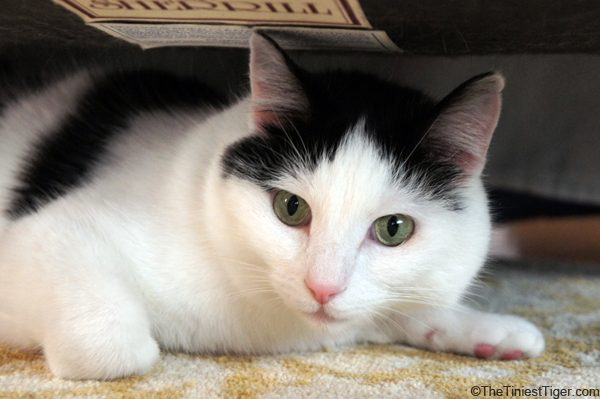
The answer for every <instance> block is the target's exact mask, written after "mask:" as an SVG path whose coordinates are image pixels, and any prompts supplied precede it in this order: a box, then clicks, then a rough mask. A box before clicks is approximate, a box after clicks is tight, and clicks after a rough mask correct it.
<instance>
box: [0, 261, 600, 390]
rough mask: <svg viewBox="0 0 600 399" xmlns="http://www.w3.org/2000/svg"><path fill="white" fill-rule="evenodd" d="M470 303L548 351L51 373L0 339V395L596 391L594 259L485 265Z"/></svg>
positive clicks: (374, 350) (307, 357)
mask: <svg viewBox="0 0 600 399" xmlns="http://www.w3.org/2000/svg"><path fill="white" fill-rule="evenodd" d="M484 282H485V284H484V286H483V287H482V288H480V289H479V292H478V294H479V295H478V296H477V298H478V300H477V301H478V302H479V307H480V308H484V309H489V310H494V311H498V312H505V313H513V314H517V315H521V316H524V317H526V318H528V319H529V320H531V321H533V322H534V323H536V324H537V325H538V326H539V327H540V328H542V330H543V332H544V335H545V336H546V340H547V350H546V352H545V354H544V355H543V356H542V357H539V358H536V359H530V360H523V361H487V360H479V359H473V358H469V357H465V356H458V355H452V354H445V353H431V352H426V351H422V350H418V349H413V348H409V347H405V346H401V345H389V346H381V345H363V346H358V347H352V348H345V349H335V350H324V351H321V352H316V353H308V354H286V355H281V356H264V357H231V356H219V357H210V356H191V355H186V354H169V353H167V354H163V355H162V357H161V361H160V362H159V363H158V364H157V365H156V367H154V369H153V370H152V371H151V372H150V373H149V374H147V375H145V376H141V377H133V378H127V379H123V380H118V381H112V382H94V381H85V382H73V381H64V380H61V379H58V378H54V377H52V375H50V374H49V372H48V370H47V368H46V366H45V364H44V360H43V357H42V356H41V355H39V354H33V353H24V352H17V351H13V350H10V349H8V348H4V347H0V398H56V397H65V398H206V399H209V398H248V399H254V398H257V399H258V398H261V399H262V398H319V399H324V398H474V397H480V398H483V397H488V398H491V397H515V398H516V397H547V398H567V397H573V398H575V397H577V398H580V397H588V398H590V397H600V265H588V266H577V265H571V264H552V263H542V264H531V263H527V264H524V263H511V264H502V265H500V264H494V265H492V267H491V268H489V269H488V272H487V273H486V275H485V278H484Z"/></svg>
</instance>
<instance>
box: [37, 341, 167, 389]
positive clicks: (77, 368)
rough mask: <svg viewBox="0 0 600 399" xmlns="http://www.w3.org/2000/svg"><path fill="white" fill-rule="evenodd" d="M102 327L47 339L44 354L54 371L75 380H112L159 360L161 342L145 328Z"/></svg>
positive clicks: (62, 376)
mask: <svg viewBox="0 0 600 399" xmlns="http://www.w3.org/2000/svg"><path fill="white" fill-rule="evenodd" d="M82 330H83V329H82ZM103 330H104V331H103ZM103 330H102V329H98V330H97V331H95V332H94V333H93V334H86V335H79V334H77V333H75V334H74V333H73V331H70V332H69V334H64V335H62V336H57V335H54V336H52V337H51V338H49V339H47V340H46V342H45V343H44V345H43V347H44V354H45V356H46V361H47V363H48V366H49V367H50V370H51V371H52V373H53V374H55V375H56V376H58V377H61V378H67V379H75V380H82V379H94V380H111V379H115V378H121V377H127V376H131V375H141V374H145V373H147V372H148V371H149V370H150V369H151V368H152V366H153V365H154V364H155V363H156V362H157V361H158V359H159V357H160V350H159V347H158V344H157V343H156V341H155V340H154V339H153V338H152V337H151V336H150V334H149V333H148V332H147V331H146V330H142V329H139V330H138V331H135V329H130V330H128V331H126V332H125V331H123V330H120V329H115V330H113V331H110V330H107V329H103ZM79 332H83V331H81V330H80V331H79Z"/></svg>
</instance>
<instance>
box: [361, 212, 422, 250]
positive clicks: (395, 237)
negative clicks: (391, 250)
mask: <svg viewBox="0 0 600 399" xmlns="http://www.w3.org/2000/svg"><path fill="white" fill-rule="evenodd" d="M372 229H373V236H374V238H375V239H376V240H377V241H379V242H380V243H382V244H383V245H386V246H388V247H395V246H397V245H400V244H402V243H403V242H404V241H406V240H408V239H409V238H410V236H411V235H412V233H413V230H414V229H415V223H414V222H413V220H412V218H411V217H410V216H407V215H402V214H399V213H397V214H395V215H387V216H382V217H380V218H379V219H377V220H376V221H374V222H373V227H372Z"/></svg>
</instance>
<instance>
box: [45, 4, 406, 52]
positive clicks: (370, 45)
mask: <svg viewBox="0 0 600 399" xmlns="http://www.w3.org/2000/svg"><path fill="white" fill-rule="evenodd" d="M54 2H55V3H57V4H59V5H61V6H63V7H65V8H67V9H68V10H70V11H72V12H74V13H75V14H77V15H78V16H80V17H81V18H82V19H83V20H84V21H85V22H86V23H87V24H88V25H90V26H93V27H95V28H97V29H100V30H102V31H104V32H106V33H108V34H110V35H112V36H114V37H117V38H119V39H122V40H126V41H128V42H130V43H134V44H137V45H139V46H141V47H142V48H153V47H161V46H218V47H241V48H243V47H247V46H248V38H249V36H250V32H251V31H252V28H253V27H254V28H256V29H260V30H261V31H265V32H266V33H267V34H269V36H270V37H272V38H273V39H274V40H275V41H276V42H277V43H278V44H279V45H280V46H282V47H283V48H285V49H290V50H347V51H350V50H351V51H355V50H356V51H387V52H397V51H400V49H399V48H398V47H397V46H396V45H395V44H394V43H393V42H392V41H391V40H390V38H389V37H388V35H387V34H386V33H385V32H384V31H379V30H373V29H372V27H371V24H370V23H369V21H368V20H367V17H366V16H365V14H364V12H363V11H362V9H361V7H360V4H359V2H358V0H312V1H305V0H54Z"/></svg>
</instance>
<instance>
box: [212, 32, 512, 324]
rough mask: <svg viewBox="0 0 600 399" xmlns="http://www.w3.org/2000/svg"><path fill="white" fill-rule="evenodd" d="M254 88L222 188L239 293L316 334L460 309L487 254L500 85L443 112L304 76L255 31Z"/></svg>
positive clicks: (461, 95)
mask: <svg viewBox="0 0 600 399" xmlns="http://www.w3.org/2000/svg"><path fill="white" fill-rule="evenodd" d="M251 83H252V100H253V108H252V119H251V128H252V129H253V130H254V131H255V132H256V134H254V135H252V136H250V137H248V138H246V139H244V140H242V141H240V142H238V143H235V144H233V145H232V146H230V147H229V148H228V149H227V151H226V153H225V154H224V156H223V160H222V166H223V176H222V177H223V184H222V188H221V189H220V191H221V192H220V198H221V200H222V204H223V205H222V206H223V209H224V212H225V213H226V215H225V218H224V225H225V226H227V228H225V229H221V233H222V234H227V235H228V236H229V237H228V239H229V241H230V242H231V243H232V245H231V246H230V247H229V250H228V253H227V254H226V255H227V257H229V258H231V261H232V265H231V266H230V267H231V268H232V270H234V273H230V275H231V276H232V278H233V279H234V280H235V282H236V284H237V286H238V287H239V289H240V291H242V292H246V293H247V294H256V295H260V296H263V297H264V298H267V299H268V300H267V301H266V302H265V303H270V305H269V306H274V305H275V304H280V305H283V306H284V308H285V309H288V310H289V311H290V312H291V313H293V314H295V315H296V316H299V317H302V318H305V319H306V320H307V322H308V323H312V324H315V325H319V326H324V325H325V326H329V325H340V324H342V323H343V322H353V321H359V320H365V319H375V318H377V317H380V316H381V315H382V314H384V313H385V312H386V311H387V310H389V309H391V308H392V307H393V308H396V309H397V308H398V307H399V306H400V307H402V306H406V307H413V306H421V305H423V304H434V305H439V306H451V305H453V304H454V303H455V302H456V301H457V299H458V298H459V297H460V296H461V295H462V294H463V293H464V290H465V288H466V287H467V286H468V284H469V283H470V281H471V279H472V277H473V276H474V274H475V273H476V272H477V270H478V269H479V267H480V266H481V264H482V263H483V260H484V258H485V254H486V251H487V244H488V239H489V230H490V226H489V216H488V212H487V205H486V199H485V194H484V191H483V188H482V185H481V182H480V177H479V175H480V172H481V170H482V168H483V165H484V160H485V153H486V150H487V146H488V144H489V140H490V138H491V135H492V132H493V130H494V128H495V126H496V123H497V119H498V115H499V111H500V91H501V90H502V85H503V81H502V78H501V77H499V76H498V75H485V76H482V77H479V78H476V79H474V80H472V81H469V82H467V83H466V84H464V85H463V86H461V87H460V88H458V89H457V90H456V91H455V92H453V93H452V94H451V95H450V96H448V97H447V98H446V99H445V100H444V101H443V102H442V103H440V104H438V105H436V104H434V103H433V102H431V100H429V99H428V98H426V97H425V96H423V95H422V94H420V93H418V92H416V91H413V90H410V89H405V88H400V87H397V86H393V85H391V84H388V83H384V82H382V81H379V80H377V79H375V78H372V77H368V76H365V75H362V74H348V73H341V72H339V73H329V74H321V75H309V74H307V73H306V72H303V71H301V70H298V69H297V68H296V67H295V66H293V65H292V64H291V63H290V62H289V60H287V59H286V58H285V56H284V55H283V54H282V53H281V52H280V51H279V49H277V48H276V47H275V46H274V45H273V44H272V43H270V42H269V41H268V40H266V39H265V38H262V37H260V36H255V37H253V40H252V53H251ZM269 298H270V299H269Z"/></svg>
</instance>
